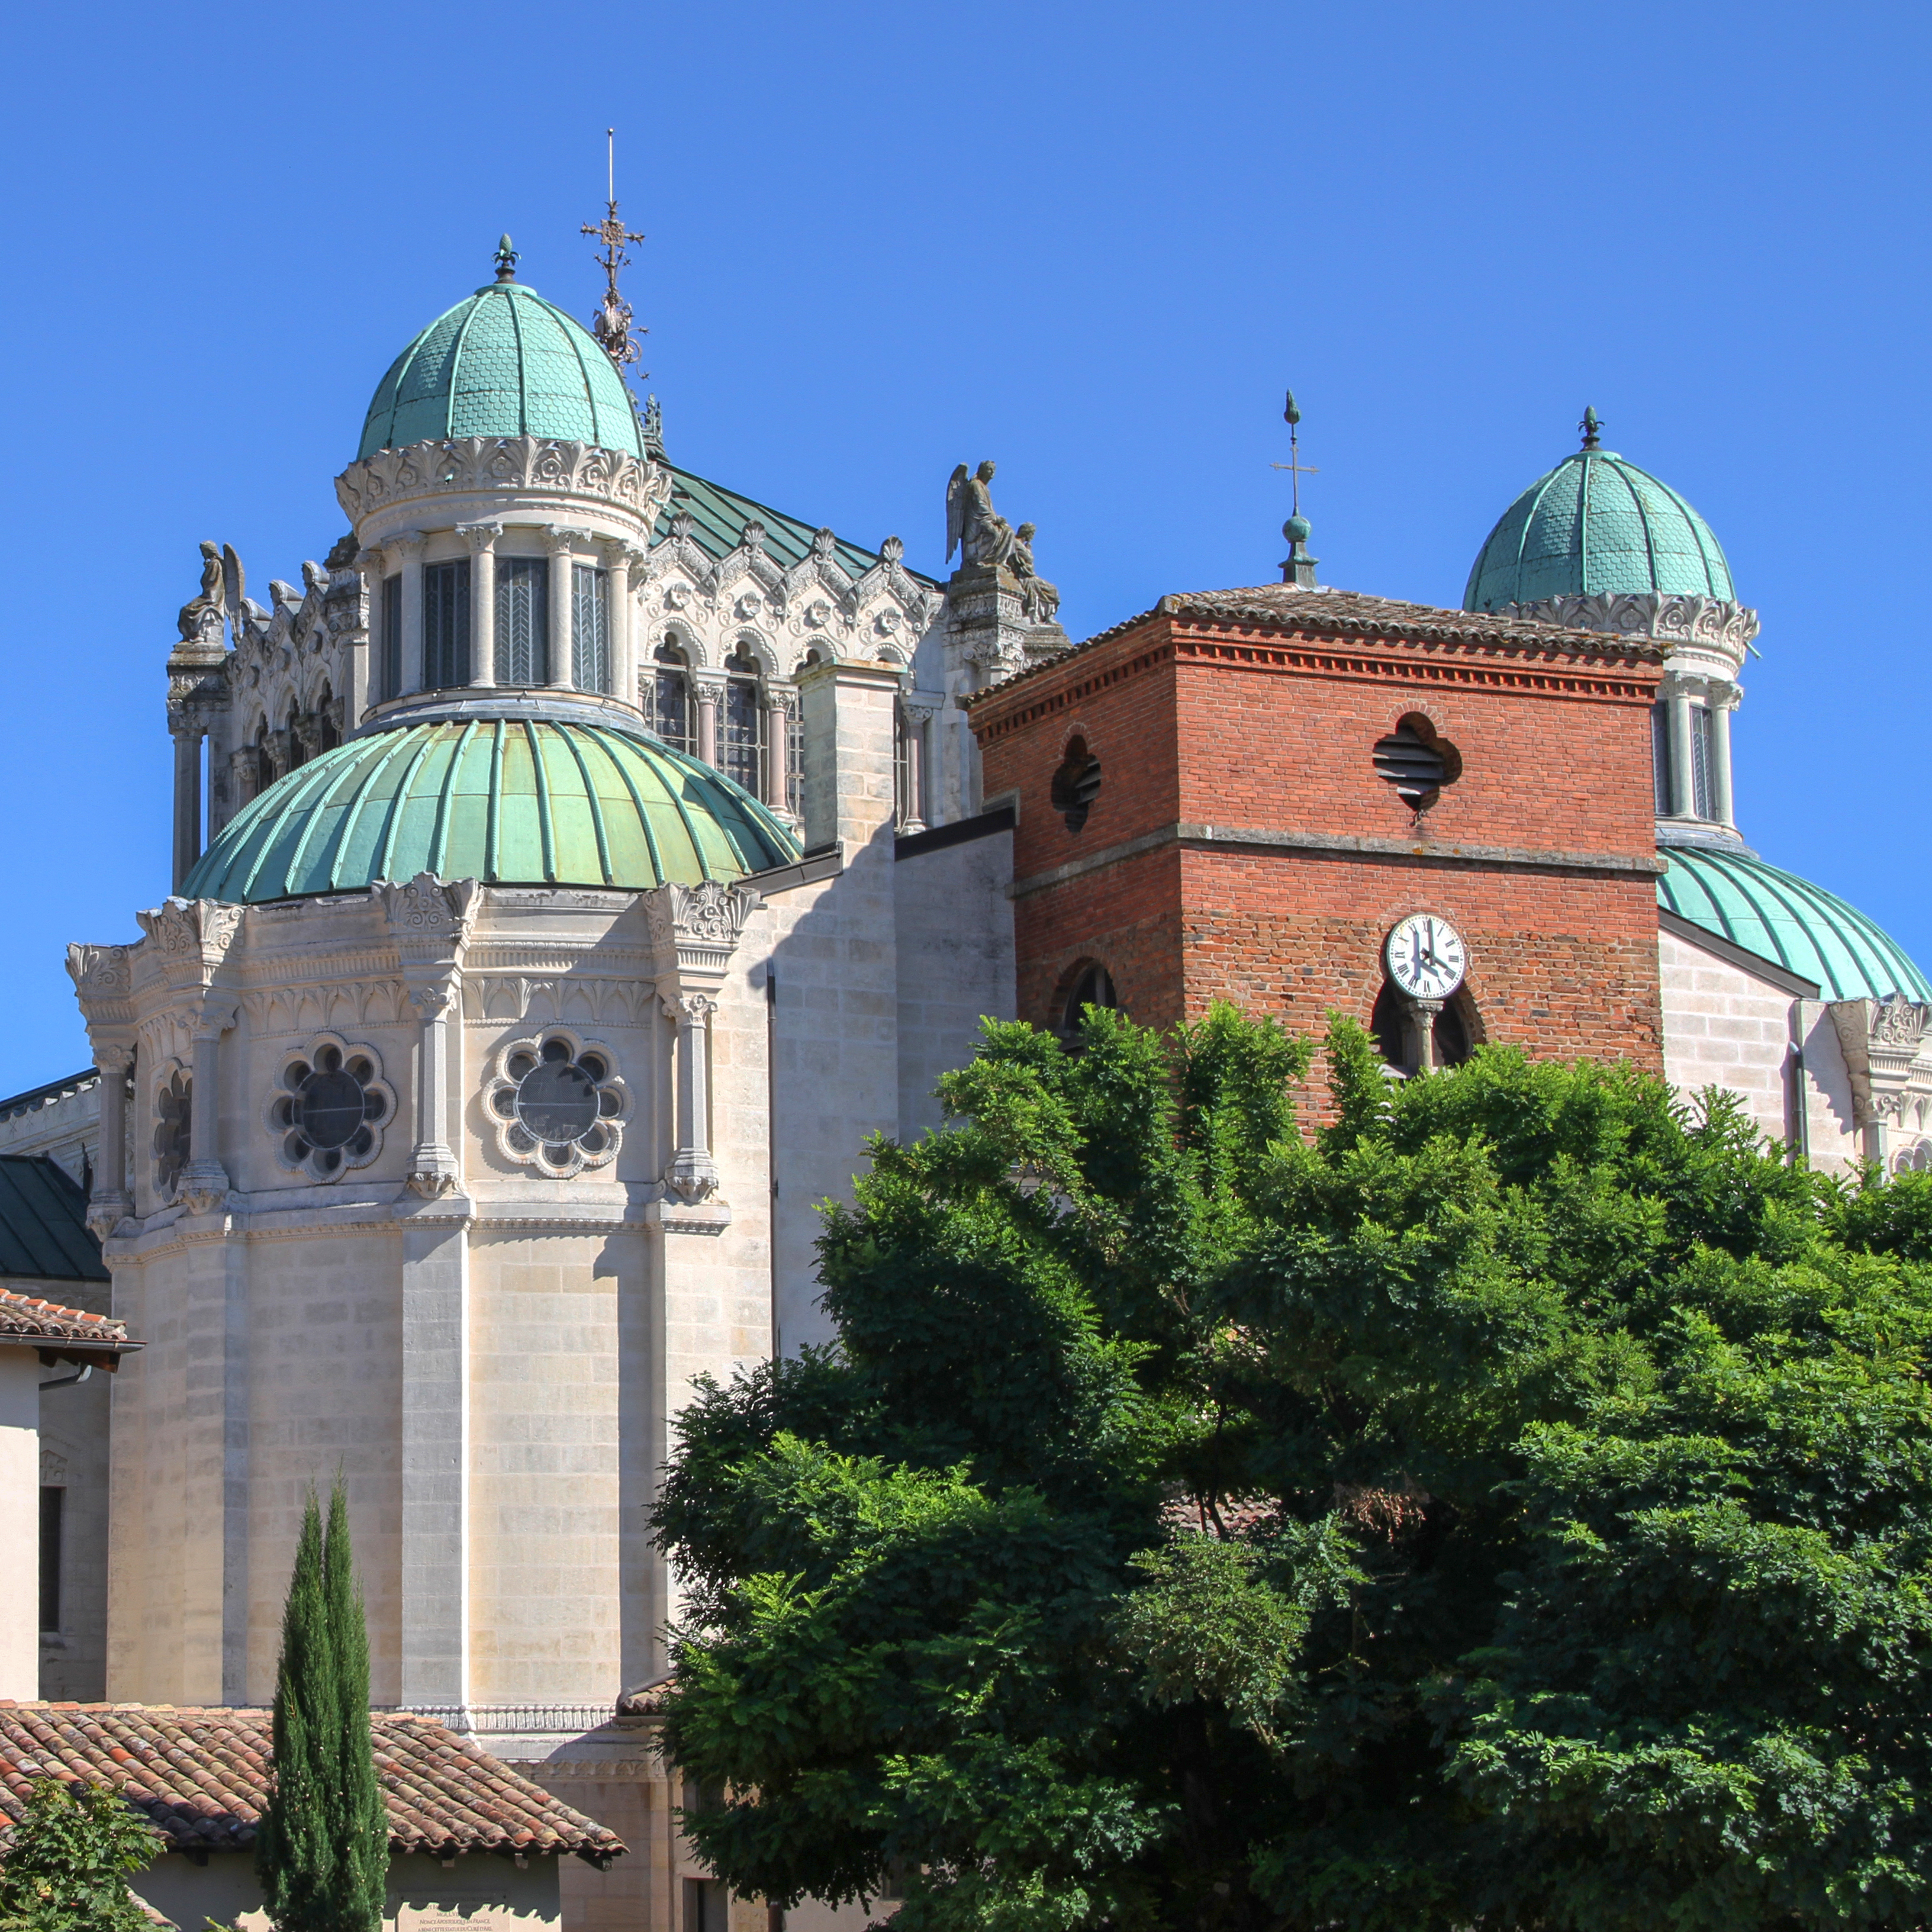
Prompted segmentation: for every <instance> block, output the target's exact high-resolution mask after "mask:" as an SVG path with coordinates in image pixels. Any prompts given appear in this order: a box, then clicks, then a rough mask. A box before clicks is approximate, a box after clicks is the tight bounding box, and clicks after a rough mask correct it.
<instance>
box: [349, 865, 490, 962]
mask: <svg viewBox="0 0 1932 1932" xmlns="http://www.w3.org/2000/svg"><path fill="white" fill-rule="evenodd" d="M369 890H370V893H371V896H372V897H373V898H375V899H376V900H377V902H378V903H379V904H380V905H381V907H382V908H383V916H384V917H385V918H386V919H388V921H389V932H390V934H391V935H392V937H393V938H395V939H396V940H397V941H398V943H402V942H407V943H408V944H410V946H411V947H413V948H416V949H417V950H422V949H426V948H427V949H433V950H445V951H449V952H452V953H454V952H455V951H457V950H460V948H461V947H463V945H464V944H466V943H467V942H468V940H469V929H470V927H471V926H472V923H473V922H474V921H475V916H476V895H477V892H478V885H477V882H476V881H475V880H474V879H457V880H453V881H449V882H446V881H445V880H441V879H439V878H438V877H437V875H436V874H434V872H419V873H418V874H416V877H414V878H413V879H410V880H407V882H406V883H404V884H402V885H395V884H392V883H389V881H388V880H383V881H381V882H380V883H377V884H376V885H373V886H371V887H370V888H369Z"/></svg>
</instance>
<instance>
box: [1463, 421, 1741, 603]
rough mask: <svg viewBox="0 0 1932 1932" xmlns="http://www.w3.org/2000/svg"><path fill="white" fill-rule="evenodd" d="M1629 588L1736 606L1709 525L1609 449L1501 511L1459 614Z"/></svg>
mask: <svg viewBox="0 0 1932 1932" xmlns="http://www.w3.org/2000/svg"><path fill="white" fill-rule="evenodd" d="M1632 590H1639V591H1641V590H1657V591H1661V592H1664V593H1665V594H1667V595H1673V596H1697V597H1715V598H1718V599H1719V600H1720V601H1722V602H1724V603H1727V604H1735V603H1736V601H1737V592H1736V591H1735V590H1734V589H1733V588H1732V585H1731V567H1730V565H1729V564H1728V563H1727V562H1725V561H1724V550H1723V549H1722V547H1721V546H1720V545H1719V544H1718V539H1717V538H1715V536H1713V535H1712V534H1711V526H1710V525H1709V524H1708V523H1706V522H1705V520H1704V519H1703V517H1700V516H1699V515H1698V514H1697V511H1695V510H1694V509H1692V508H1691V505H1689V504H1688V503H1687V502H1685V500H1684V499H1683V498H1682V496H1679V495H1678V493H1677V492H1676V490H1673V489H1672V488H1671V487H1670V485H1669V484H1667V483H1660V482H1659V481H1658V480H1657V478H1655V476H1653V475H1651V474H1650V472H1649V471H1648V470H1644V469H1639V468H1638V467H1637V465H1636V464H1635V463H1627V462H1625V460H1624V459H1623V458H1622V457H1621V456H1619V455H1616V452H1614V451H1612V450H1608V449H1580V450H1579V451H1578V452H1577V453H1576V455H1574V456H1568V457H1565V458H1564V460H1562V462H1561V463H1559V464H1558V465H1557V466H1556V468H1555V469H1553V470H1551V471H1550V473H1549V474H1548V475H1547V476H1539V477H1538V478H1537V479H1536V481H1535V482H1534V483H1532V484H1531V485H1530V486H1529V488H1528V489H1527V490H1525V491H1524V492H1523V494H1522V495H1521V496H1519V497H1518V498H1517V499H1516V501H1515V502H1514V503H1512V504H1511V505H1510V506H1509V508H1508V509H1507V510H1505V511H1504V512H1503V514H1502V521H1501V522H1500V523H1498V524H1497V525H1496V528H1495V529H1493V530H1492V531H1491V532H1490V536H1489V541H1487V543H1485V544H1484V546H1483V547H1482V550H1481V552H1480V553H1479V554H1478V556H1477V558H1476V562H1475V568H1474V569H1472V571H1470V572H1469V586H1468V588H1467V589H1465V590H1464V592H1463V609H1464V610H1496V609H1498V608H1499V607H1500V606H1502V605H1503V604H1535V603H1538V602H1540V601H1541V600H1542V599H1543V598H1546V597H1575V596H1580V595H1591V596H1600V595H1618V594H1619V593H1621V592H1625V591H1632Z"/></svg>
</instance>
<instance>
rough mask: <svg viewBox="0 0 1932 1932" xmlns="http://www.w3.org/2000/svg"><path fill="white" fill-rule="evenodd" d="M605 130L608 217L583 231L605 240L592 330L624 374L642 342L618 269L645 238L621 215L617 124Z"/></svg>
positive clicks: (645, 332)
mask: <svg viewBox="0 0 1932 1932" xmlns="http://www.w3.org/2000/svg"><path fill="white" fill-rule="evenodd" d="M604 137H605V140H606V142H607V146H606V148H605V155H604V158H605V163H606V172H605V184H606V186H607V188H608V190H609V193H610V199H609V201H608V202H607V203H606V205H605V212H604V219H603V220H601V221H600V222H598V223H597V224H596V226H595V227H593V226H592V225H591V224H590V223H589V222H587V221H586V223H584V224H583V233H585V234H586V235H594V236H596V238H597V239H598V241H600V242H602V243H603V245H604V246H603V248H601V250H600V251H598V254H597V255H596V256H595V260H596V263H597V265H598V267H599V268H601V269H602V270H603V271H604V299H603V301H602V302H601V303H600V304H599V305H598V310H597V313H596V314H595V316H594V317H592V318H591V323H590V332H591V334H592V335H594V336H595V337H596V338H597V340H598V344H599V345H600V346H601V348H602V349H603V351H604V354H605V355H607V356H609V357H610V360H611V361H612V362H613V363H614V364H615V365H616V369H617V373H618V374H619V376H622V374H623V373H624V368H625V365H626V364H627V363H631V362H636V360H637V355H638V345H637V343H636V342H635V341H634V340H633V339H632V338H631V305H630V304H629V303H628V302H626V301H625V299H624V298H623V297H622V296H621V295H620V294H619V293H618V291H617V271H618V270H619V269H622V268H623V267H625V266H626V265H627V264H628V263H629V261H630V259H631V258H630V257H629V256H628V254H625V252H624V251H625V248H626V247H627V246H628V245H629V244H630V243H631V242H641V241H642V240H643V239H644V238H643V236H641V235H639V234H636V233H633V231H632V230H631V229H628V228H626V227H625V226H624V224H623V222H622V220H620V219H619V216H618V214H617V130H616V128H614V127H607V128H606V129H605V130H604ZM649 333H650V331H649V329H639V330H638V331H637V334H638V335H649ZM637 373H638V374H639V375H640V376H643V377H648V376H649V374H650V371H649V370H648V369H640V370H639V371H637Z"/></svg>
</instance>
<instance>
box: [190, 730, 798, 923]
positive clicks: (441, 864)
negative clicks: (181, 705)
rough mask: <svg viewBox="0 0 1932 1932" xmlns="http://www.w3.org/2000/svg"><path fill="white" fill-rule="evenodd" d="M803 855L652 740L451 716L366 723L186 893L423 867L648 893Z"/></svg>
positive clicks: (326, 887) (268, 894) (313, 884)
mask: <svg viewBox="0 0 1932 1932" xmlns="http://www.w3.org/2000/svg"><path fill="white" fill-rule="evenodd" d="M797 856H799V848H798V844H797V842H796V840H794V839H793V838H792V837H791V835H790V833H789V832H787V831H786V830H785V829H784V826H781V824H779V823H778V820H776V819H775V818H774V817H772V814H770V813H769V811H766V809H765V808H764V807H763V805H760V803H759V802H757V799H754V798H752V797H751V796H750V795H749V794H748V793H746V792H745V791H742V790H740V789H739V787H738V786H736V785H735V784H733V783H732V782H731V781H730V779H729V778H726V777H725V776H724V774H723V773H722V772H719V771H717V770H715V769H713V768H712V766H709V765H707V764H706V763H703V761H702V760H700V759H697V758H694V757H687V756H686V755H685V754H684V753H682V752H681V751H672V750H670V749H669V748H667V746H665V745H661V744H659V743H658V742H657V741H656V740H655V739H651V738H645V737H641V736H631V734H630V733H628V732H624V731H618V730H613V729H611V728H610V727H609V726H608V725H607V724H601V723H595V722H586V723H583V724H577V723H561V722H556V721H549V720H538V719H534V718H475V717H470V718H462V717H456V718H447V717H446V718H439V719H437V720H434V721H424V722H421V723H418V724H398V725H395V726H393V727H391V728H390V729H389V730H376V731H370V732H368V733H363V734H362V735H359V736H356V737H353V738H351V739H349V741H348V742H347V743H346V744H341V745H337V746H336V747H335V748H334V749H333V750H332V751H325V752H323V754H322V755H321V756H320V757H318V758H316V759H314V760H312V761H311V763H308V764H306V765H304V766H302V767H301V768H300V769H299V770H296V771H293V772H290V773H289V775H287V777H286V778H280V779H278V780H277V781H276V782H275V784H272V785H271V786H270V787H269V789H268V790H266V791H265V792H264V793H263V794H262V796H260V798H258V799H255V800H254V802H252V803H251V804H249V805H247V806H245V807H244V808H243V809H242V811H240V812H239V813H238V814H236V817H234V818H233V820H231V821H230V822H229V824H228V825H227V826H226V827H224V828H223V831H222V833H221V835H220V837H219V838H217V839H216V840H215V841H214V844H211V846H209V847H208V850H206V851H205V853H202V856H201V858H200V859H199V861H198V862H196V865H195V867H194V868H193V871H190V873H189V874H188V875H187V878H186V879H185V880H184V881H183V882H182V884H181V895H182V896H183V897H184V898H210V899H223V900H226V901H229V903H231V904H259V903H260V902H262V901H266V900H270V899H283V898H300V897H306V896H308V895H311V894H314V893H323V892H362V891H365V890H367V889H368V887H369V886H371V885H373V884H374V883H376V881H377V880H379V879H390V880H403V879H411V878H414V877H416V874H418V873H419V872H424V871H429V872H434V873H436V874H438V875H439V876H440V877H443V878H446V879H462V878H478V879H481V880H484V881H485V882H486V883H491V884H503V885H512V884H514V885H575V886H617V887H619V888H621V889H625V890H627V891H643V890H646V889H649V887H651V886H658V885H662V884H664V883H666V882H667V880H675V881H676V882H677V883H679V884H681V885H695V884H697V882H698V881H699V880H701V879H737V878H742V877H744V876H745V874H747V873H749V872H757V871H763V870H764V869H766V868H767V867H769V866H772V865H784V864H786V863H787V862H790V860H792V859H796V857H797Z"/></svg>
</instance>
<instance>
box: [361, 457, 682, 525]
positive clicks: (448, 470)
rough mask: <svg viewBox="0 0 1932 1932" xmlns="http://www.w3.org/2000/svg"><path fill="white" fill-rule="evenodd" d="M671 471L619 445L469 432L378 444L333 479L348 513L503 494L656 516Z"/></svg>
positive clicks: (649, 519)
mask: <svg viewBox="0 0 1932 1932" xmlns="http://www.w3.org/2000/svg"><path fill="white" fill-rule="evenodd" d="M670 489H671V478H670V470H669V469H667V468H666V467H665V466H664V465H663V464H662V463H657V462H653V461H649V460H646V461H644V462H641V463H640V461H639V460H637V458H635V457H634V456H631V455H626V454H625V452H622V451H620V450H611V449H598V447H597V446H595V444H592V443H557V442H553V441H552V440H550V439H549V438H547V437H535V436H467V437H456V438H455V439H453V440H451V441H449V442H446V443H444V442H436V443H411V444H410V445H409V446H407V448H405V449H379V450H377V452H375V453H374V455H371V456H368V457H365V458H363V459H362V461H360V462H359V463H351V464H350V466H349V467H348V468H347V469H345V470H344V472H342V474H341V475H340V476H338V478H336V479H335V494H336V496H337V499H338V501H339V502H341V505H342V507H343V508H344V510H346V511H347V512H348V513H349V514H350V517H357V518H359V517H366V516H368V515H369V514H371V512H372V511H376V510H378V509H383V508H387V507H389V505H392V504H395V503H400V502H417V501H420V500H422V499H428V498H433V497H437V496H476V495H478V494H479V493H483V494H488V493H496V492H501V493H502V494H504V495H505V496H508V495H514V494H525V495H527V494H530V493H541V494H545V495H547V494H550V493H556V494H557V495H560V496H586V497H592V498H595V499H597V500H598V502H604V503H607V504H610V505H612V506H613V507H614V508H619V509H622V510H625V511H628V512H629V513H630V514H631V515H633V516H634V517H638V518H639V519H640V520H642V521H643V522H644V523H646V524H649V523H652V522H655V520H656V517H657V514H658V511H659V510H660V509H661V508H662V507H663V505H664V502H666V501H667V499H668V498H669V496H670Z"/></svg>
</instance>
